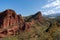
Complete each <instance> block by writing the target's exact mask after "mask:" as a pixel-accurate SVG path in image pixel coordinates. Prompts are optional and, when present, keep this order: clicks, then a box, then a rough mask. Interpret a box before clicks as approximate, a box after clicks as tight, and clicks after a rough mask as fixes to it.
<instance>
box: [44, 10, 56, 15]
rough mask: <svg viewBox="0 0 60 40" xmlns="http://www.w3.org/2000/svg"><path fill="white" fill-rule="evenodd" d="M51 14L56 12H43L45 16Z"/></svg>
mask: <svg viewBox="0 0 60 40" xmlns="http://www.w3.org/2000/svg"><path fill="white" fill-rule="evenodd" d="M51 13H55V10H48V11H45V12H43V14H45V15H49V14H51Z"/></svg>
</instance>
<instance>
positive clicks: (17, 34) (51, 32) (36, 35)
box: [0, 9, 60, 40]
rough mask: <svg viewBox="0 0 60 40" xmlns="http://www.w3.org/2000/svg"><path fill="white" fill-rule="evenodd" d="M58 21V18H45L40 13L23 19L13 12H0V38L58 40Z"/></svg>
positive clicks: (59, 24)
mask: <svg viewBox="0 0 60 40" xmlns="http://www.w3.org/2000/svg"><path fill="white" fill-rule="evenodd" d="M59 20H60V17H57V18H54V19H51V18H45V17H43V16H42V13H41V12H37V13H36V14H34V15H31V16H27V17H23V16H21V15H17V14H16V12H15V11H14V10H11V9H8V10H5V11H3V12H0V38H3V39H2V40H5V38H7V40H13V39H14V40H60V36H59V35H60V21H59ZM11 36H13V37H11ZM8 38H9V39H8ZM10 38H11V39H10ZM12 38H13V39H12ZM15 38H16V39H15Z"/></svg>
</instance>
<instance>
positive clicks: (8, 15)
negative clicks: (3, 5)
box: [0, 9, 42, 37]
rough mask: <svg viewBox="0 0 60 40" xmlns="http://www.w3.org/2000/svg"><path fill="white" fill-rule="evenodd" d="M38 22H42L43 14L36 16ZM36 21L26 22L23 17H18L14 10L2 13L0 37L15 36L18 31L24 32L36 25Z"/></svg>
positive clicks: (0, 17)
mask: <svg viewBox="0 0 60 40" xmlns="http://www.w3.org/2000/svg"><path fill="white" fill-rule="evenodd" d="M34 17H35V18H36V20H39V21H40V22H41V21H42V15H41V12H38V13H37V14H35V15H34ZM34 21H35V20H34V19H33V18H32V20H31V22H25V20H24V19H23V17H22V16H21V15H17V14H16V13H15V11H14V10H11V9H8V10H5V11H4V12H1V13H0V37H6V36H9V35H15V34H16V32H17V31H18V30H20V31H24V30H29V28H30V27H31V26H32V25H33V24H34Z"/></svg>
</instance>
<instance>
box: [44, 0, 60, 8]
mask: <svg viewBox="0 0 60 40" xmlns="http://www.w3.org/2000/svg"><path fill="white" fill-rule="evenodd" d="M56 6H60V0H55V1H53V2H51V3H49V4H46V5H44V6H43V8H49V7H56Z"/></svg>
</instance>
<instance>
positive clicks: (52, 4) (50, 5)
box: [42, 0, 60, 15]
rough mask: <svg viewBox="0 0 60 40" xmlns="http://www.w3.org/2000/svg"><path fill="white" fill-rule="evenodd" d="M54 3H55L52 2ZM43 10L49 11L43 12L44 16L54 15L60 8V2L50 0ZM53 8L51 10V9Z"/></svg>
mask: <svg viewBox="0 0 60 40" xmlns="http://www.w3.org/2000/svg"><path fill="white" fill-rule="evenodd" d="M52 1H53V2H52ZM42 8H43V9H46V8H47V9H48V10H47V9H46V10H47V11H45V12H43V14H46V15H48V14H53V13H56V12H57V11H56V10H58V9H59V8H60V0H50V1H49V0H48V4H46V5H44V6H43V7H42ZM49 8H51V9H49Z"/></svg>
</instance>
